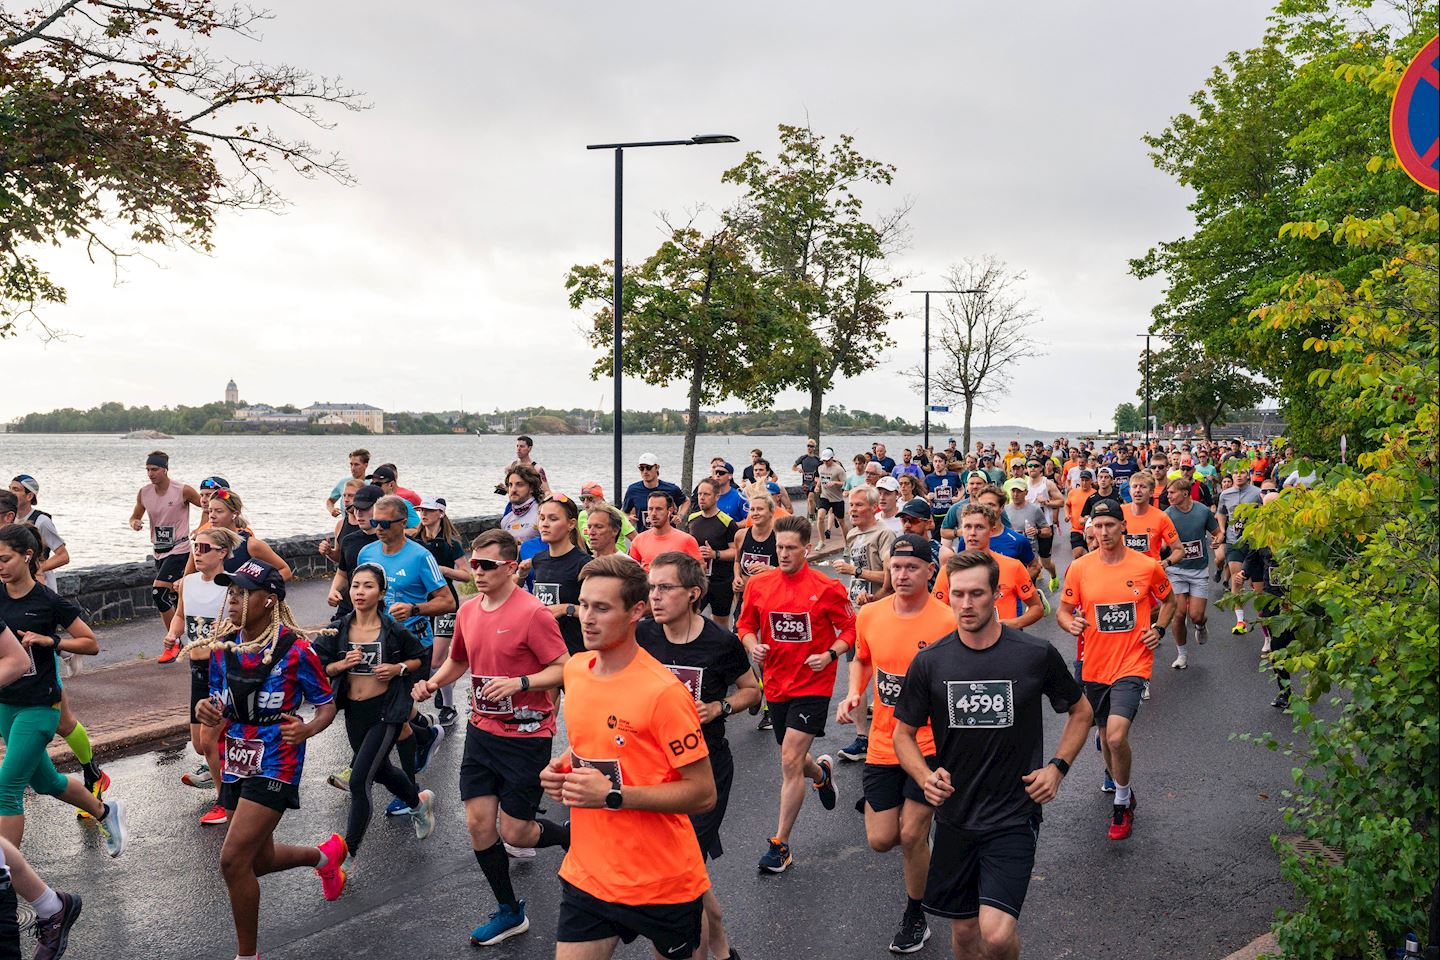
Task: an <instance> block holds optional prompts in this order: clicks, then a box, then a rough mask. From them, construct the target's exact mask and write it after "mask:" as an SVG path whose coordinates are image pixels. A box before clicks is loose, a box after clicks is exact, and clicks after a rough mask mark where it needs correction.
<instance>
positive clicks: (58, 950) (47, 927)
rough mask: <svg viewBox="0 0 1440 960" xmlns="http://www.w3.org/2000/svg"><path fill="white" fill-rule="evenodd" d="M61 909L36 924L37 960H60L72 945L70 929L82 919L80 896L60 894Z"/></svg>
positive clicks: (58, 894)
mask: <svg viewBox="0 0 1440 960" xmlns="http://www.w3.org/2000/svg"><path fill="white" fill-rule="evenodd" d="M55 896H57V897H59V898H60V909H59V910H58V911H56V912H55V914H54V915H53V916H51V917H49V918H48V919H45V920H37V921H36V922H35V941H36V942H35V960H60V958H61V957H62V956H64V955H65V948H66V947H67V946H69V944H70V928H71V927H73V926H74V925H75V921H76V920H78V919H80V895H79V894H78V893H60V892H59V891H56V893H55Z"/></svg>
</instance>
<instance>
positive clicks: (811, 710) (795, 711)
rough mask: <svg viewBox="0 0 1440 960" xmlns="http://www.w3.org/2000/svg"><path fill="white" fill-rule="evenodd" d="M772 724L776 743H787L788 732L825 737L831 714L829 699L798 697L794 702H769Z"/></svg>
mask: <svg viewBox="0 0 1440 960" xmlns="http://www.w3.org/2000/svg"><path fill="white" fill-rule="evenodd" d="M766 706H768V707H769V708H770V722H771V723H773V724H774V725H775V742H776V743H784V742H785V731H786V730H799V731H800V732H801V733H810V734H814V735H815V736H817V737H823V736H825V717H826V715H827V714H829V713H830V698H829V697H796V698H795V699H793V700H768V701H766Z"/></svg>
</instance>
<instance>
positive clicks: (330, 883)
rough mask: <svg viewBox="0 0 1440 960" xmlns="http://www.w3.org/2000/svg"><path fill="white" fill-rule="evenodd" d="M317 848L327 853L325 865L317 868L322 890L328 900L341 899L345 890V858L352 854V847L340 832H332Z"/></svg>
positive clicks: (316, 871) (316, 873) (316, 872)
mask: <svg viewBox="0 0 1440 960" xmlns="http://www.w3.org/2000/svg"><path fill="white" fill-rule="evenodd" d="M316 849H318V850H319V851H320V852H321V853H322V854H324V855H325V866H323V867H316V868H315V875H316V876H318V877H319V878H320V892H321V893H323V894H324V895H325V899H326V900H339V899H340V894H342V893H344V892H345V858H346V857H347V856H349V855H350V849H349V848H348V847H346V846H345V838H344V837H342V836H340V834H338V833H332V834H330V839H329V840H326V841H325V842H324V843H322V844H320V846H319V847H317V848H316Z"/></svg>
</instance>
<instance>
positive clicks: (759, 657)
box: [736, 517, 855, 873]
mask: <svg viewBox="0 0 1440 960" xmlns="http://www.w3.org/2000/svg"><path fill="white" fill-rule="evenodd" d="M810 533H811V531H810V521H809V520H806V519H805V518H804V517H782V518H781V519H779V520H777V521H776V522H775V554H776V560H777V562H778V563H779V568H778V569H776V570H767V571H765V572H764V573H760V574H758V575H756V576H755V577H753V578H751V580H750V583H749V584H748V585H747V586H746V588H745V606H744V609H743V610H742V612H741V614H740V622H739V623H738V624H737V631H736V632H738V633H739V634H740V641H741V642H742V643H743V644H745V649H746V651H747V652H748V653H749V654H750V659H751V661H752V662H753V663H754V664H755V665H756V666H757V667H763V669H764V671H765V699H766V701H768V703H769V708H770V719H771V720H772V721H773V722H774V725H775V741H776V742H777V743H779V744H780V777H781V780H780V818H779V823H778V825H777V827H776V830H775V836H773V837H771V838H770V848H769V850H767V851H766V853H765V855H764V856H763V857H761V858H760V869H762V870H768V871H770V872H771V873H782V872H784V870H785V868H787V867H789V866H790V864H791V859H790V842H789V841H790V830H791V828H792V827H794V826H795V818H796V817H798V816H799V814H800V805H801V804H802V803H804V802H805V779H806V778H807V777H808V778H809V779H810V780H811V782H812V783H813V784H814V787H815V791H816V793H817V794H818V795H819V797H820V803H821V805H822V806H824V807H825V809H826V810H833V809H835V796H836V795H835V773H834V769H833V763H832V761H831V759H830V757H829V756H828V755H822V756H821V757H820V758H819V759H818V760H814V759H811V757H810V746H811V744H813V743H814V742H815V738H816V737H818V736H821V735H823V734H824V733H825V717H826V715H827V714H829V712H830V694H831V693H832V692H834V689H835V663H836V661H838V660H839V659H840V655H841V654H843V653H845V652H846V651H847V650H849V649H850V647H851V645H852V644H853V643H854V642H855V608H854V607H852V606H851V605H850V598H849V596H847V595H846V593H845V588H844V587H843V586H841V585H840V581H839V580H834V579H831V578H830V577H827V576H825V575H824V574H822V573H818V572H817V571H815V570H814V569H813V568H811V566H810V564H809V562H808V561H809V556H810Z"/></svg>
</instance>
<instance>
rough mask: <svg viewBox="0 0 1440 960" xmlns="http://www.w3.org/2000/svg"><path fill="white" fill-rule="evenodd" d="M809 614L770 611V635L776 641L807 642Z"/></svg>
mask: <svg viewBox="0 0 1440 960" xmlns="http://www.w3.org/2000/svg"><path fill="white" fill-rule="evenodd" d="M810 636H811V634H810V614H809V613H785V612H782V611H780V610H772V611H771V612H770V637H771V639H773V640H774V641H775V642H776V643H809V642H810Z"/></svg>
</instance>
